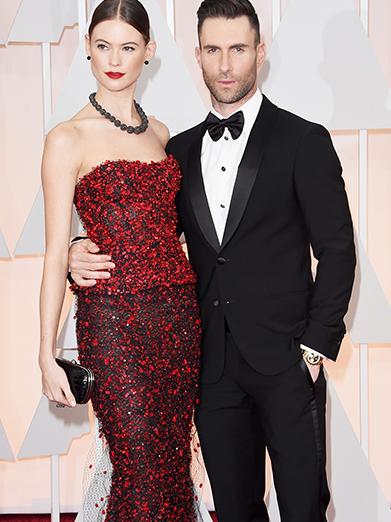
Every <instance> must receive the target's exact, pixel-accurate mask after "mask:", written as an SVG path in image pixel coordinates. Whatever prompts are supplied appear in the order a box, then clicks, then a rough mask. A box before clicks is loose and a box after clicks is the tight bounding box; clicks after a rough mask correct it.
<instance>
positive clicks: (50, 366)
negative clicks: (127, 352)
mask: <svg viewBox="0 0 391 522" xmlns="http://www.w3.org/2000/svg"><path fill="white" fill-rule="evenodd" d="M76 144H77V140H76V130H75V129H74V128H73V126H72V123H70V122H69V123H64V124H60V125H59V126H57V127H56V128H55V129H53V130H52V131H51V132H50V133H49V134H48V136H47V138H46V142H45V148H44V153H43V159H42V186H43V192H44V201H45V232H46V250H45V260H44V268H43V277H42V283H41V293H40V324H41V335H40V350H39V366H40V368H41V371H42V392H43V393H44V395H46V396H47V397H48V399H50V400H53V401H56V402H58V403H61V404H65V405H67V406H73V405H74V404H75V399H74V397H73V395H72V393H71V391H70V388H69V384H68V380H67V378H66V375H65V372H64V371H63V370H62V369H61V368H60V367H59V366H58V365H57V363H56V362H55V357H56V340H57V330H58V324H59V320H60V314H61V309H62V305H63V301H64V294H65V287H66V276H67V271H68V245H69V236H70V231H71V222H72V204H73V195H74V188H75V182H76V179H77V174H78V171H79V165H80V161H79V154H78V148H77V145H76Z"/></svg>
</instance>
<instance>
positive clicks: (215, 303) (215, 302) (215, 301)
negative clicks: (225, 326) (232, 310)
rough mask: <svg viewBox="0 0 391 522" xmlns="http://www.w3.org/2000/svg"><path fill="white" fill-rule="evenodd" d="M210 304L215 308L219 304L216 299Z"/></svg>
mask: <svg viewBox="0 0 391 522" xmlns="http://www.w3.org/2000/svg"><path fill="white" fill-rule="evenodd" d="M212 304H213V306H214V307H215V308H217V307H218V306H220V301H219V300H218V299H215V300H214V301H213V303H212Z"/></svg>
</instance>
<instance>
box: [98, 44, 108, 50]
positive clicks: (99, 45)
mask: <svg viewBox="0 0 391 522" xmlns="http://www.w3.org/2000/svg"><path fill="white" fill-rule="evenodd" d="M97 47H98V49H107V45H105V44H98V45H97Z"/></svg>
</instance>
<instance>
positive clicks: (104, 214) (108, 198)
mask: <svg viewBox="0 0 391 522" xmlns="http://www.w3.org/2000/svg"><path fill="white" fill-rule="evenodd" d="M180 183H181V172H180V168H179V165H178V163H177V161H176V160H175V159H174V158H173V156H168V157H167V158H165V159H163V160H161V161H156V162H154V161H152V162H150V163H145V162H141V161H127V160H113V161H111V160H108V161H105V162H103V163H101V164H99V165H97V166H96V167H95V168H94V169H92V170H91V172H89V173H88V174H86V175H85V176H84V177H83V178H82V179H81V180H80V181H79V182H78V183H77V185H76V187H75V196H74V204H75V206H76V209H77V212H78V214H79V217H80V219H81V221H82V223H83V225H84V228H85V230H86V232H87V235H88V237H89V238H90V239H91V240H92V241H94V243H96V244H97V245H98V246H99V248H100V253H102V254H109V255H111V257H112V261H113V263H115V265H116V267H115V268H114V269H113V270H112V271H111V278H110V279H109V280H99V281H97V284H96V285H95V286H94V287H92V288H88V289H86V288H80V287H79V286H77V285H76V284H73V285H72V287H71V289H72V290H73V291H74V292H80V291H83V292H93V293H95V292H108V293H113V292H119V293H121V292H124V291H125V292H131V293H137V292H139V291H143V290H147V289H149V288H152V287H155V286H159V285H163V286H171V285H174V284H188V283H194V282H195V275H194V273H193V271H192V269H191V267H190V264H189V262H188V260H187V258H186V255H185V253H184V252H183V250H182V247H181V245H180V243H179V240H178V237H177V233H176V226H177V216H176V207H175V197H176V195H177V192H178V190H179V187H180Z"/></svg>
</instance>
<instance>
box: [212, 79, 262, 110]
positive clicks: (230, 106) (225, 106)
mask: <svg viewBox="0 0 391 522" xmlns="http://www.w3.org/2000/svg"><path fill="white" fill-rule="evenodd" d="M257 90H258V86H257V85H254V87H253V88H252V89H251V91H250V92H248V93H247V94H246V96H244V97H243V98H241V99H240V100H239V101H237V102H235V103H222V102H219V101H217V100H216V98H214V97H213V96H211V100H212V107H213V108H214V110H215V111H216V112H218V113H219V114H221V116H224V118H228V117H229V116H231V114H234V113H235V112H237V111H238V110H239V109H240V107H242V106H243V105H244V104H245V103H246V102H248V100H250V99H251V98H252V97H253V96H254V94H255V93H256V92H257Z"/></svg>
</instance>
